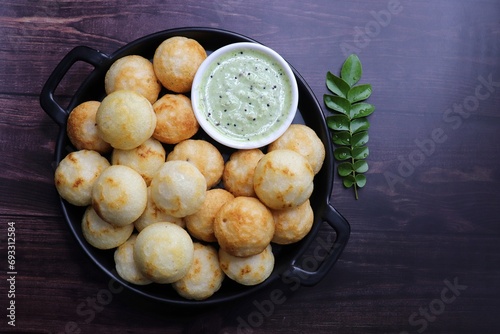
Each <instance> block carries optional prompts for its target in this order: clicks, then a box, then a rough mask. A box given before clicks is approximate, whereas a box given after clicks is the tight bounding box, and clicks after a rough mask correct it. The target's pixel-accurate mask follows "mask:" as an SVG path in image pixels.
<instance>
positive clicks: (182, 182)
mask: <svg viewBox="0 0 500 334" xmlns="http://www.w3.org/2000/svg"><path fill="white" fill-rule="evenodd" d="M206 192H207V181H206V180H205V177H204V176H203V174H201V172H200V171H199V170H198V168H196V167H195V166H194V165H193V164H191V163H189V162H187V161H179V160H174V161H167V162H165V163H164V164H163V166H162V167H160V169H159V170H158V172H157V173H156V175H155V176H154V177H153V180H151V197H152V199H153V202H154V203H155V204H156V206H157V207H158V208H159V209H160V210H163V211H164V212H165V213H166V214H168V215H171V216H174V217H179V218H182V217H185V216H187V215H191V214H193V213H195V212H196V211H198V210H199V209H200V208H201V206H202V205H203V201H205V196H206Z"/></svg>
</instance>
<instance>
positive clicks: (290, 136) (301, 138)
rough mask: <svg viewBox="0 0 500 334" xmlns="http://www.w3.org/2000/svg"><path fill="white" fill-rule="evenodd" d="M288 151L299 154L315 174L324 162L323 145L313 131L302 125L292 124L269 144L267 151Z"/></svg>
mask: <svg viewBox="0 0 500 334" xmlns="http://www.w3.org/2000/svg"><path fill="white" fill-rule="evenodd" d="M283 149H288V150H292V151H295V152H297V153H300V154H301V155H303V156H304V157H305V158H306V160H307V161H308V162H309V164H310V165H311V167H312V169H313V172H314V174H317V173H318V172H319V170H320V169H321V166H323V162H324V160H325V154H326V152H325V145H323V142H322V141H321V139H319V137H318V135H317V134H316V132H314V130H313V129H311V128H310V127H308V126H307V125H304V124H292V125H290V127H289V128H288V129H287V130H286V131H285V133H284V134H283V135H281V137H279V138H278V139H276V140H275V141H274V142H272V143H271V144H269V146H268V148H267V151H268V152H270V151H274V150H283Z"/></svg>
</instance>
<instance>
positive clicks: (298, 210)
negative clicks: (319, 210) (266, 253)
mask: <svg viewBox="0 0 500 334" xmlns="http://www.w3.org/2000/svg"><path fill="white" fill-rule="evenodd" d="M271 211H272V213H273V218H274V226H275V229H274V236H273V240H272V242H274V243H276V244H280V245H288V244H291V243H294V242H298V241H300V240H302V238H304V237H305V236H306V235H307V233H309V231H310V230H311V228H312V225H313V222H314V212H313V210H312V208H311V203H310V201H309V200H307V201H305V202H304V203H303V204H301V205H299V206H296V207H293V208H289V209H283V210H271Z"/></svg>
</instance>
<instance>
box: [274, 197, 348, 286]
mask: <svg viewBox="0 0 500 334" xmlns="http://www.w3.org/2000/svg"><path fill="white" fill-rule="evenodd" d="M321 212H322V219H323V221H325V222H327V223H328V224H329V225H330V226H331V227H332V228H333V229H334V230H335V233H330V234H329V235H328V236H327V237H326V238H325V239H326V240H325V239H320V238H319V237H318V238H316V239H315V240H316V241H318V242H317V244H318V245H317V246H316V247H317V248H315V249H314V251H313V254H312V255H311V256H309V257H306V256H299V258H302V262H301V264H302V265H301V267H300V266H297V262H298V260H295V261H294V263H292V266H291V268H290V269H289V270H287V271H286V272H285V273H284V274H283V275H284V276H286V277H285V279H287V280H289V281H295V282H298V283H300V284H301V285H303V286H313V285H315V284H317V283H319V282H320V281H321V280H322V279H323V278H324V277H325V276H326V274H327V273H328V272H329V271H330V269H331V268H332V267H333V265H334V264H335V262H337V260H338V258H339V256H340V254H342V251H343V250H344V248H345V246H346V244H347V241H348V240H349V236H350V233H351V227H350V225H349V223H348V222H347V220H346V219H345V218H344V217H343V216H342V215H341V214H340V213H339V212H338V211H337V210H336V209H335V208H334V207H333V206H331V204H330V203H327V204H326V206H325V207H324V208H323V210H321ZM333 235H334V237H333ZM333 238H335V239H334V240H332V239H333ZM313 244H314V243H313ZM304 267H306V268H311V269H304Z"/></svg>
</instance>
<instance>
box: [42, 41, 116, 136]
mask: <svg viewBox="0 0 500 334" xmlns="http://www.w3.org/2000/svg"><path fill="white" fill-rule="evenodd" d="M109 59H110V58H109V56H108V55H106V54H104V53H102V52H100V51H97V50H95V49H92V48H89V47H86V46H77V47H75V48H74V49H73V50H71V51H70V52H68V54H66V56H65V57H64V58H63V59H62V60H61V62H60V63H59V64H58V65H57V66H56V68H55V69H54V71H53V72H52V74H51V75H50V77H49V78H48V79H47V82H46V83H45V85H44V86H43V88H42V92H41V93H40V105H41V106H42V108H43V110H45V112H46V113H47V114H48V115H49V116H50V117H51V118H52V119H53V120H54V121H55V122H56V123H57V124H59V125H60V126H62V125H64V124H66V118H67V116H68V111H67V110H66V109H65V108H63V107H61V106H60V105H59V103H57V102H56V100H55V98H54V92H55V90H56V88H57V86H58V85H59V83H60V82H61V80H62V79H63V78H64V76H65V75H66V73H67V72H68V71H69V69H70V68H71V67H72V66H73V65H74V64H75V63H76V62H77V61H83V62H86V63H88V64H90V65H93V66H94V67H96V68H97V67H100V66H102V65H103V64H104V63H105V62H106V61H108V60H109Z"/></svg>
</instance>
